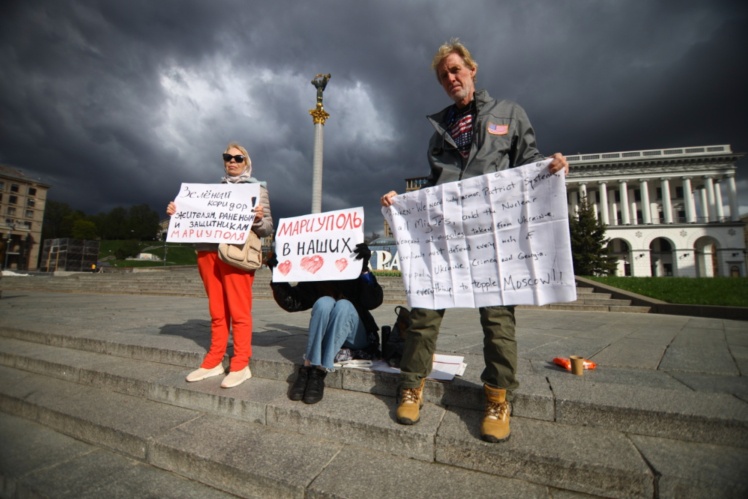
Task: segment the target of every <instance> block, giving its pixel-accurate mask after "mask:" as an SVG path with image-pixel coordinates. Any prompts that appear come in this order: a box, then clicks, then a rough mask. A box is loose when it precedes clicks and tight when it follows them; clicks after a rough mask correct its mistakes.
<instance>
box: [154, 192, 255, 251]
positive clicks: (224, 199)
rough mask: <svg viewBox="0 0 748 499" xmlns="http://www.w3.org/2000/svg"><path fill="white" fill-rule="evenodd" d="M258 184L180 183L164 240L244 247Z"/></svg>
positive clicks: (252, 214) (251, 220) (252, 217)
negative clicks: (239, 245)
mask: <svg viewBox="0 0 748 499" xmlns="http://www.w3.org/2000/svg"><path fill="white" fill-rule="evenodd" d="M259 199H260V184H258V183H252V184H187V183H183V184H182V187H181V188H180V189H179V194H177V197H176V198H175V199H174V204H176V205H177V212H176V213H174V215H172V216H171V219H170V220H169V230H168V232H167V233H166V240H167V241H169V242H173V243H232V244H243V243H244V241H245V239H246V238H247V235H248V234H249V231H250V229H251V228H252V222H253V221H254V218H255V214H254V209H255V207H256V206H257V203H258V201H259Z"/></svg>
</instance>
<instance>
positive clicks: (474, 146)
mask: <svg viewBox="0 0 748 499" xmlns="http://www.w3.org/2000/svg"><path fill="white" fill-rule="evenodd" d="M431 67H432V68H433V69H434V71H435V72H436V78H437V80H438V81H439V83H440V84H441V86H442V87H443V88H444V91H445V92H446V93H447V95H448V96H449V97H450V98H451V99H452V100H453V101H454V104H452V105H450V106H449V107H447V108H445V109H444V110H442V111H441V112H439V113H436V114H434V115H431V116H429V121H430V122H431V124H432V125H433V126H434V129H435V132H434V135H433V136H432V137H431V140H430V142H429V150H428V159H429V164H430V166H431V174H430V175H429V179H428V181H427V182H426V184H425V185H424V187H431V186H435V185H440V184H444V183H447V182H454V181H458V180H462V179H466V178H470V177H476V176H480V175H485V174H487V173H491V172H496V171H500V170H505V169H507V168H513V167H515V166H521V165H524V164H528V163H533V162H536V161H540V160H542V159H544V156H543V155H542V154H540V152H539V151H538V149H537V146H536V144H535V131H534V130H533V128H532V125H531V124H530V120H529V119H528V118H527V114H526V113H525V111H524V109H522V108H521V107H520V106H518V105H517V104H515V103H513V102H509V101H505V100H502V101H497V100H495V99H493V98H492V97H491V96H490V95H488V92H486V91H485V90H477V91H476V89H475V76H476V74H477V72H478V64H477V63H476V62H475V61H474V60H473V58H472V56H471V55H470V51H469V50H468V49H467V48H466V47H465V46H464V45H462V43H460V41H459V40H457V39H452V40H450V41H449V42H448V43H445V44H444V45H442V46H441V47H439V50H438V51H437V53H436V55H435V56H434V59H433V61H432V64H431ZM549 170H550V172H551V173H556V172H559V171H561V170H563V171H564V172H565V173H568V172H569V164H568V163H567V161H566V158H565V157H564V156H563V155H562V154H560V153H556V154H554V155H553V161H552V162H551V164H550V166H549ZM396 195H397V193H396V192H395V191H390V192H388V193H387V194H385V195H384V196H382V199H381V204H382V206H385V207H386V206H391V205H392V198H393V197H394V196H396ZM479 311H480V323H481V326H482V327H483V335H484V340H483V357H484V360H485V369H484V370H483V373H482V374H481V380H482V381H483V383H484V391H485V394H486V412H485V414H484V418H483V421H482V423H481V437H482V438H483V440H486V441H488V442H500V441H504V440H506V439H508V438H509V434H510V430H509V416H510V413H511V404H510V402H511V400H512V392H513V390H516V389H517V387H518V386H519V383H518V382H517V378H516V373H517V341H516V338H515V318H514V307H504V306H495V307H482V308H480V309H479ZM443 317H444V310H430V309H424V308H414V309H413V310H412V311H411V320H412V325H411V327H410V329H409V330H408V334H407V335H406V339H405V347H404V351H403V357H402V360H401V362H400V370H401V384H400V402H399V405H398V408H397V421H398V422H399V423H401V424H415V423H417V422H418V420H419V419H420V414H419V413H420V409H421V407H422V406H423V386H424V381H425V379H426V376H428V374H429V372H430V371H431V366H432V358H433V354H434V352H435V349H436V338H437V335H438V334H439V327H440V325H441V321H442V318H443Z"/></svg>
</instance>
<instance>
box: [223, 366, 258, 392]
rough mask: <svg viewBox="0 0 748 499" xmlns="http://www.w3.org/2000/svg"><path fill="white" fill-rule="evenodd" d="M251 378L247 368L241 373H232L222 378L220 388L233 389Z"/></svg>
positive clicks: (250, 372)
mask: <svg viewBox="0 0 748 499" xmlns="http://www.w3.org/2000/svg"><path fill="white" fill-rule="evenodd" d="M251 377H252V371H250V370H249V366H247V367H245V368H244V369H242V370H241V371H232V372H230V373H229V375H228V376H226V377H225V378H223V382H222V383H221V388H233V387H235V386H239V385H241V384H242V383H244V382H245V381H247V380H248V379H249V378H251Z"/></svg>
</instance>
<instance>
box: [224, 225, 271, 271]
mask: <svg viewBox="0 0 748 499" xmlns="http://www.w3.org/2000/svg"><path fill="white" fill-rule="evenodd" d="M218 258H220V259H221V261H222V262H224V263H228V264H229V265H231V266H233V267H236V268H239V269H242V270H246V271H251V270H256V269H259V268H260V265H262V241H260V238H259V237H258V236H257V234H255V233H254V231H251V230H250V231H249V236H247V240H246V241H245V242H244V245H243V246H241V245H238V244H228V243H221V244H219V245H218Z"/></svg>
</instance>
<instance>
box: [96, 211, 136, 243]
mask: <svg viewBox="0 0 748 499" xmlns="http://www.w3.org/2000/svg"><path fill="white" fill-rule="evenodd" d="M128 225H129V224H128V216H127V210H126V209H124V208H122V207H117V208H114V209H113V210H112V211H110V212H109V213H107V214H106V216H105V217H104V227H103V231H102V235H103V236H104V238H105V239H109V240H113V239H131V238H132V237H133V236H132V234H131V233H130V229H129V227H128Z"/></svg>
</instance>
